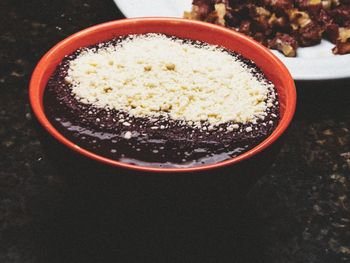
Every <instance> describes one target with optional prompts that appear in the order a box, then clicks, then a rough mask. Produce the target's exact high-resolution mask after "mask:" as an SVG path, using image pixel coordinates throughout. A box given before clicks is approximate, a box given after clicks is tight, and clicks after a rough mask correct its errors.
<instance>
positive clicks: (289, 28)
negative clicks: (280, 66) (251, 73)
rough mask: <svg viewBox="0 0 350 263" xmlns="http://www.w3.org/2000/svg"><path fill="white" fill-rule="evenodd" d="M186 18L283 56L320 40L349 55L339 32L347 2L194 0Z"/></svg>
mask: <svg viewBox="0 0 350 263" xmlns="http://www.w3.org/2000/svg"><path fill="white" fill-rule="evenodd" d="M185 17H187V18H190V19H198V20H203V21H207V22H210V23H214V24H219V25H223V26H226V27H229V28H232V29H238V30H239V31H240V32H242V33H244V34H246V35H248V36H250V37H252V38H254V39H255V40H257V41H259V42H260V43H262V44H263V45H265V46H268V47H271V48H276V49H278V50H280V51H281V52H282V53H284V54H285V55H286V56H296V49H297V46H312V45H316V44H318V43H320V41H321V39H322V37H324V38H326V39H328V40H329V41H331V42H332V43H334V44H336V48H335V49H334V50H333V52H336V53H337V54H344V53H345V52H347V53H349V52H348V40H346V41H344V40H343V39H341V38H340V33H339V30H340V28H350V0H246V1H243V0H193V9H192V12H191V13H186V14H185ZM280 42H281V43H282V44H281V43H280ZM288 43H289V44H288ZM291 44H293V45H291Z"/></svg>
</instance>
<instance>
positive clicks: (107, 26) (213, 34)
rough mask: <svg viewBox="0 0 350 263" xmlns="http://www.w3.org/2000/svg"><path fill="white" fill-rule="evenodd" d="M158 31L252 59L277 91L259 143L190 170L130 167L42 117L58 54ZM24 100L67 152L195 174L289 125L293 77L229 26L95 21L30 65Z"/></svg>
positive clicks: (268, 140)
mask: <svg viewBox="0 0 350 263" xmlns="http://www.w3.org/2000/svg"><path fill="white" fill-rule="evenodd" d="M145 33H163V34H167V35H173V36H177V37H179V38H187V39H193V40H200V41H203V42H207V43H210V44H214V45H220V46H223V47H225V48H226V49H229V50H232V51H235V52H237V53H239V54H242V55H243V56H244V57H245V58H248V59H250V60H252V61H254V62H255V63H256V65H257V66H258V67H260V69H261V70H262V71H263V72H264V74H265V75H266V76H267V78H268V79H269V80H270V81H272V82H273V83H274V85H275V86H276V89H277V92H278V98H279V105H280V115H281V120H280V122H279V124H278V126H277V127H276V129H275V130H274V131H273V133H272V134H271V135H270V136H269V137H267V138H266V139H265V140H264V141H262V142H261V143H260V144H258V145H257V146H256V147H254V148H252V149H251V150H249V151H247V152H245V153H243V154H240V155H239V156H237V157H234V158H231V159H229V160H226V161H223V162H219V163H214V164H209V165H203V166H197V167H190V168H156V167H146V166H139V165H133V164H128V163H123V162H120V161H116V160H112V159H109V158H106V157H103V156H100V155H97V154H95V153H93V152H90V151H88V150H86V149H83V148H81V147H79V145H76V144H75V143H73V142H71V141H70V140H68V139H67V138H65V137H64V136H63V135H62V134H60V133H59V132H58V131H57V130H56V129H55V128H54V127H53V126H52V124H51V123H50V122H49V120H48V119H47V117H46V116H45V111H44V107H43V94H44V90H45V87H46V84H47V81H48V79H49V78H50V76H51V74H52V73H53V72H54V70H55V69H56V67H57V66H58V64H59V63H60V62H61V61H62V59H63V58H64V56H66V55H68V54H70V53H72V52H74V51H76V50H77V49H79V48H81V47H86V46H90V45H94V44H97V43H99V42H102V41H106V40H109V39H112V38H114V37H118V36H123V35H129V34H145ZM29 98H30V103H31V106H32V109H33V112H34V114H35V115H36V117H37V119H38V120H39V122H40V123H41V125H42V126H43V127H44V128H45V129H46V130H47V131H48V132H49V133H50V134H51V135H52V136H53V137H55V138H56V139H57V140H58V141H60V142H61V143H63V144H65V145H66V146H68V147H69V148H71V149H72V150H74V151H76V152H78V153H80V154H82V155H84V156H86V157H89V158H91V159H94V160H96V161H99V162H102V163H105V164H109V165H113V166H118V167H122V168H127V169H133V170H138V171H143V172H195V171H205V170H210V169H214V168H219V167H224V166H228V165H233V164H236V163H238V162H241V161H243V160H245V159H247V158H250V157H252V156H254V155H256V154H257V153H259V152H261V151H262V150H264V149H265V148H267V147H268V146H270V145H271V144H272V143H273V142H275V141H276V140H277V139H278V138H279V137H280V136H281V135H282V134H283V132H284V131H285V130H286V129H287V127H288V125H289V124H290V122H291V120H292V118H293V115H294V111H295V106H296V90H295V85H294V81H293V79H292V77H291V75H290V73H289V71H288V70H287V68H286V67H285V66H284V65H283V63H282V62H281V61H280V60H279V59H278V58H277V57H276V56H275V55H273V54H272V53H271V52H270V50H268V49H267V48H265V47H264V46H262V45H260V44H259V43H257V42H256V41H254V40H252V39H250V38H248V37H247V36H244V35H242V34H240V33H237V32H235V31H233V30H230V29H227V28H224V27H221V26H217V25H213V24H209V23H204V22H199V21H193V20H186V19H180V18H161V17H159V18H158V17H154V18H135V19H123V20H117V21H113V22H107V23H104V24H100V25H96V26H93V27H90V28H87V29H85V30H82V31H80V32H78V33H76V34H73V35H72V36H70V37H68V38H66V39H64V40H63V41H61V42H59V43H58V44H57V45H55V46H54V47H53V48H52V49H50V50H49V51H48V52H47V53H46V54H45V55H44V56H43V58H42V59H41V60H40V62H39V63H38V65H37V66H36V68H35V70H34V72H33V75H32V78H31V81H30V87H29Z"/></svg>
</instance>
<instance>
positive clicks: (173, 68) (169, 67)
mask: <svg viewBox="0 0 350 263" xmlns="http://www.w3.org/2000/svg"><path fill="white" fill-rule="evenodd" d="M165 67H166V69H167V70H175V64H173V63H168V64H166V65H165Z"/></svg>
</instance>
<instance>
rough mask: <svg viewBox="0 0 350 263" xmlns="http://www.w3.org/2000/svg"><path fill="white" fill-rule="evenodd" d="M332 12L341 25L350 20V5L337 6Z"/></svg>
mask: <svg viewBox="0 0 350 263" xmlns="http://www.w3.org/2000/svg"><path fill="white" fill-rule="evenodd" d="M330 14H331V16H332V17H333V19H334V20H335V21H336V22H337V23H338V24H339V25H340V26H343V25H344V24H345V23H346V22H348V21H350V5H348V6H345V5H341V6H339V7H336V8H334V9H333V10H331V12H330Z"/></svg>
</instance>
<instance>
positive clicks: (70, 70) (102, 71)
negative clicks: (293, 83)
mask: <svg viewBox="0 0 350 263" xmlns="http://www.w3.org/2000/svg"><path fill="white" fill-rule="evenodd" d="M43 102H44V108H45V113H46V115H47V117H48V119H49V120H50V122H51V123H52V124H53V125H54V127H55V128H56V129H57V130H58V131H59V132H61V133H62V134H63V135H64V136H65V137H66V138H68V139H69V140H71V141H73V142H74V143H76V144H77V145H79V146H81V147H83V148H85V149H87V150H89V151H91V152H95V153H97V154H99V155H102V156H105V157H108V158H110V159H114V160H119V161H122V162H124V163H131V164H136V165H140V166H150V167H195V166H201V165H203V164H213V163H218V162H221V161H224V160H228V159H231V158H232V157H235V156H238V155H240V154H242V153H244V152H246V151H248V150H249V149H252V148H253V147H255V146H256V145H258V144H259V143H261V142H262V141H263V140H264V139H266V138H267V137H268V136H269V135H270V134H271V133H272V132H273V130H274V129H275V128H276V126H277V125H278V123H279V119H280V114H279V102H278V96H277V92H276V89H275V86H274V84H273V83H272V82H270V81H269V80H268V79H267V78H266V76H265V75H264V74H263V73H262V71H261V70H260V69H259V68H258V67H257V66H256V65H255V64H254V63H253V62H252V61H250V60H247V59H245V58H244V57H242V56H241V55H239V54H237V53H234V52H231V51H229V50H227V49H225V48H223V47H220V46H215V45H210V44H207V43H204V42H200V41H192V40H188V39H180V38H177V37H174V36H167V35H163V34H155V33H154V34H153V33H151V34H139V35H128V36H124V37H119V38H115V39H112V40H109V41H105V42H102V43H99V44H97V45H94V46H90V47H87V48H81V49H79V50H77V51H75V52H74V53H72V54H70V55H68V56H66V57H65V58H64V59H63V61H62V62H61V63H60V64H59V66H58V67H57V68H56V70H55V72H54V73H53V75H52V76H51V78H50V79H49V81H48V83H47V87H46V89H45V94H44V99H43Z"/></svg>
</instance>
